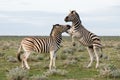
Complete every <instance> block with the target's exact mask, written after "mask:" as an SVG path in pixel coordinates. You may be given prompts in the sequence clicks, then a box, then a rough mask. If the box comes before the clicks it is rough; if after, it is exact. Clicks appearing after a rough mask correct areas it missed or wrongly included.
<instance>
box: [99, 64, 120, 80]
mask: <svg viewBox="0 0 120 80" xmlns="http://www.w3.org/2000/svg"><path fill="white" fill-rule="evenodd" d="M100 76H102V77H110V78H120V69H117V68H116V67H115V65H113V64H108V65H102V66H101V68H100Z"/></svg>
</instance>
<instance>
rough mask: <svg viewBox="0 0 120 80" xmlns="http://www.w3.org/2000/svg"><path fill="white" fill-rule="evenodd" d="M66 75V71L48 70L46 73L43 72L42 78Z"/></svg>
mask: <svg viewBox="0 0 120 80" xmlns="http://www.w3.org/2000/svg"><path fill="white" fill-rule="evenodd" d="M66 74H67V71H66V70H60V69H52V70H48V71H47V72H44V74H43V75H44V76H51V75H60V76H65V75H66Z"/></svg>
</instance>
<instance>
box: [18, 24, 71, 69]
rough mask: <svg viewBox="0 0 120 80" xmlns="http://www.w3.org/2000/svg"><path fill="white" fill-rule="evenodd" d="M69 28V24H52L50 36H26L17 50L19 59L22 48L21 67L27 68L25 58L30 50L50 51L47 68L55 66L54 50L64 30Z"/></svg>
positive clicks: (56, 48) (38, 51)
mask: <svg viewBox="0 0 120 80" xmlns="http://www.w3.org/2000/svg"><path fill="white" fill-rule="evenodd" d="M69 28H70V26H69V25H59V24H56V25H53V28H52V30H51V33H50V36H49V37H48V38H37V37H27V38H24V39H23V40H22V41H21V45H20V48H19V50H18V54H17V57H18V60H19V61H21V58H20V51H21V48H23V51H24V54H23V57H22V67H25V68H27V69H29V68H30V67H29V66H28V63H27V58H28V56H29V55H30V53H31V52H33V51H34V52H37V53H50V64H49V69H50V70H51V67H52V66H53V67H55V58H56V51H57V50H58V49H59V47H60V43H61V40H62V33H63V32H66V31H67V30H68V29H69Z"/></svg>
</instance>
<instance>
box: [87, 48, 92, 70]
mask: <svg viewBox="0 0 120 80" xmlns="http://www.w3.org/2000/svg"><path fill="white" fill-rule="evenodd" d="M87 50H88V53H89V56H90V63H89V64H88V66H87V68H89V67H91V65H92V63H93V60H94V51H93V47H87Z"/></svg>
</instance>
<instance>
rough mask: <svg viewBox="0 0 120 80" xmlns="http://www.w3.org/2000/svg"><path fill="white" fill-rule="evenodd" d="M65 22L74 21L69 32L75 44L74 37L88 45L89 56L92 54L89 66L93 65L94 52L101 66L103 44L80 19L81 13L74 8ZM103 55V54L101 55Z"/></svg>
mask: <svg viewBox="0 0 120 80" xmlns="http://www.w3.org/2000/svg"><path fill="white" fill-rule="evenodd" d="M64 21H65V22H72V26H71V28H70V29H69V30H67V33H68V34H70V35H71V36H72V42H73V45H75V41H74V38H77V40H78V41H79V42H80V43H81V44H82V45H83V46H86V47H87V50H88V53H89V56H90V63H89V64H88V65H87V68H89V67H91V65H92V63H93V60H94V54H95V57H96V61H97V63H96V66H95V67H96V68H98V67H99V53H102V44H101V41H100V38H99V37H98V36H97V35H95V34H94V33H92V32H90V31H88V30H87V29H86V28H85V27H84V26H83V25H82V22H81V20H80V17H79V14H78V13H77V12H76V11H75V10H73V11H71V12H70V13H69V14H68V15H67V16H66V17H65V19H64ZM101 57H102V55H101Z"/></svg>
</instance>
